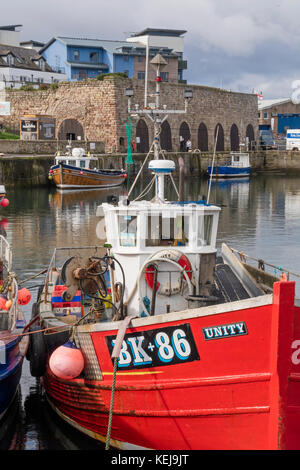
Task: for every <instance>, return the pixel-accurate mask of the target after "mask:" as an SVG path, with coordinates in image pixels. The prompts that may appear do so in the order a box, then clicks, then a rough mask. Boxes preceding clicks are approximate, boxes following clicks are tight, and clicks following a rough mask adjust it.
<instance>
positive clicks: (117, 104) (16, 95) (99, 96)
mask: <svg viewBox="0 0 300 470" xmlns="http://www.w3.org/2000/svg"><path fill="white" fill-rule="evenodd" d="M127 87H133V89H134V97H133V98H132V111H134V109H135V105H136V104H138V105H139V106H140V107H141V108H142V107H143V104H144V81H143V80H138V79H126V78H125V79H124V78H119V77H118V78H116V77H106V78H105V79H104V80H103V81H99V80H85V81H82V82H68V83H67V82H65V83H61V84H59V85H58V87H57V88H55V89H52V88H48V89H47V90H35V91H16V90H8V91H7V96H6V99H7V101H10V103H11V115H10V116H2V117H1V118H0V122H2V123H3V124H4V126H6V127H7V128H8V129H10V130H13V131H15V132H19V129H20V119H21V118H22V116H23V115H24V114H38V115H47V116H51V117H54V118H55V119H56V137H57V136H58V134H59V129H60V128H61V125H62V124H63V123H64V122H66V120H69V119H73V120H75V121H76V122H78V123H79V124H80V125H81V126H82V127H83V130H84V139H87V140H89V141H92V142H93V141H97V142H103V143H104V146H105V152H125V151H126V148H127V140H126V128H125V123H126V121H127V119H128V100H127V97H125V96H124V90H125V88H127ZM185 89H192V90H193V98H192V100H191V101H190V103H189V106H188V110H187V113H185V114H184V113H180V114H171V113H170V114H169V115H168V116H167V119H166V120H167V122H168V123H169V126H170V131H171V136H170V139H171V142H172V150H173V151H179V136H180V133H181V130H180V129H181V125H182V123H184V122H185V123H186V124H187V126H188V128H189V131H190V134H191V141H192V148H193V149H197V148H198V147H199V141H198V129H199V125H200V124H201V123H203V124H205V126H206V129H207V134H208V150H213V148H214V136H215V129H216V126H217V124H221V125H222V128H223V131H224V144H225V145H224V150H230V148H231V141H230V133H231V128H232V125H233V124H235V125H236V126H237V129H238V133H239V140H240V142H242V143H243V142H244V141H245V137H246V129H247V126H248V125H251V126H252V128H253V133H254V139H255V140H256V139H258V119H257V116H258V107H257V97H256V95H253V94H247V93H236V92H231V91H227V90H222V89H218V88H212V87H207V86H200V85H184V84H180V83H162V84H161V105H165V106H166V108H167V109H170V110H171V109H176V110H184V109H185V106H184V96H183V94H184V90H185ZM148 92H149V98H148V104H151V103H153V102H154V101H155V97H154V96H153V94H154V92H155V82H154V81H149V84H148ZM151 95H152V96H151ZM131 121H132V123H133V128H132V133H131V137H132V139H136V136H137V127H138V123H140V122H141V121H143V124H145V125H146V131H147V137H146V139H147V140H148V143H149V145H151V142H152V140H153V137H154V136H153V124H152V121H151V119H149V117H148V116H146V115H143V116H137V117H131ZM144 127H145V126H144ZM0 151H1V150H0Z"/></svg>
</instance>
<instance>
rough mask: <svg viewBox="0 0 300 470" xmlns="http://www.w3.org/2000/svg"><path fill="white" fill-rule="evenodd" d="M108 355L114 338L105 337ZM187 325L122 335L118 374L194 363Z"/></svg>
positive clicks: (190, 337) (193, 353) (194, 346)
mask: <svg viewBox="0 0 300 470" xmlns="http://www.w3.org/2000/svg"><path fill="white" fill-rule="evenodd" d="M105 339H106V342H107V346H108V349H109V353H110V355H111V354H112V351H113V347H114V343H115V340H116V336H106V338H105ZM199 359H200V358H199V354H198V351H197V348H196V345H195V341H194V338H193V334H192V331H191V327H190V325H189V324H188V323H187V324H184V325H179V326H171V327H166V328H158V329H155V330H147V331H139V332H134V333H129V334H127V335H125V337H124V340H123V343H122V348H121V351H120V355H119V359H118V369H119V370H129V369H141V368H148V367H155V366H168V365H173V364H181V363H185V362H192V361H198V360H199Z"/></svg>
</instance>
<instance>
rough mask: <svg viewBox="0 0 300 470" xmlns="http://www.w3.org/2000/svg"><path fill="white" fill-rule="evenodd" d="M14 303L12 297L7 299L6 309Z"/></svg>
mask: <svg viewBox="0 0 300 470" xmlns="http://www.w3.org/2000/svg"><path fill="white" fill-rule="evenodd" d="M12 303H13V302H12V300H11V299H9V300H7V301H6V302H5V309H6V310H9V309H10V307H11V306H12Z"/></svg>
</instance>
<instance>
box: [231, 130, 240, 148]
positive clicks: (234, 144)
mask: <svg viewBox="0 0 300 470" xmlns="http://www.w3.org/2000/svg"><path fill="white" fill-rule="evenodd" d="M239 148H240V137H239V129H238V127H237V125H236V124H232V126H231V129H230V149H231V150H232V151H234V152H236V151H238V150H239Z"/></svg>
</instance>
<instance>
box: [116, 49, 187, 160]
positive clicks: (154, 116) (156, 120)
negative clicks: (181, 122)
mask: <svg viewBox="0 0 300 470" xmlns="http://www.w3.org/2000/svg"><path fill="white" fill-rule="evenodd" d="M151 65H153V66H154V67H156V78H155V83H156V86H155V94H154V96H155V104H154V106H152V107H151V108H150V107H149V106H144V108H143V109H139V105H136V109H135V110H134V113H133V112H132V111H131V99H132V97H133V96H134V91H133V88H126V89H125V96H127V97H128V113H129V114H132V115H133V114H134V115H135V116H137V115H145V116H147V117H148V118H149V119H150V120H151V121H152V122H153V125H154V142H153V148H154V159H155V160H158V159H159V152H160V141H159V136H160V130H161V124H162V123H163V122H164V121H165V120H166V119H167V117H168V115H169V114H185V113H186V112H187V109H188V104H189V102H190V101H191V100H192V98H193V90H191V89H186V90H184V94H183V96H184V103H185V107H184V109H178V110H176V109H167V106H166V105H163V106H162V109H161V103H160V84H161V82H162V79H161V76H160V71H161V69H162V68H163V67H165V66H166V65H167V62H166V61H165V59H164V58H163V57H162V56H161V55H160V54H157V55H156V56H155V57H154V58H153V59H152V60H151ZM147 74H148V71H147ZM146 83H147V80H146V77H145V99H144V104H145V103H146V102H147V101H146V94H147V85H146ZM161 115H162V116H161Z"/></svg>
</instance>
